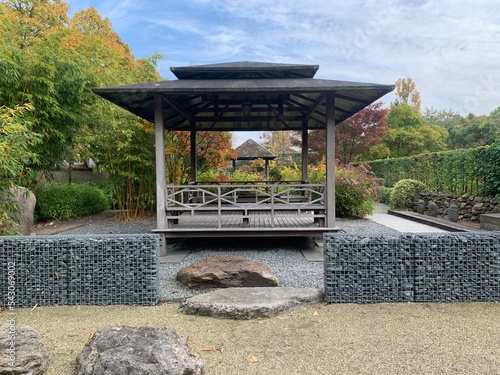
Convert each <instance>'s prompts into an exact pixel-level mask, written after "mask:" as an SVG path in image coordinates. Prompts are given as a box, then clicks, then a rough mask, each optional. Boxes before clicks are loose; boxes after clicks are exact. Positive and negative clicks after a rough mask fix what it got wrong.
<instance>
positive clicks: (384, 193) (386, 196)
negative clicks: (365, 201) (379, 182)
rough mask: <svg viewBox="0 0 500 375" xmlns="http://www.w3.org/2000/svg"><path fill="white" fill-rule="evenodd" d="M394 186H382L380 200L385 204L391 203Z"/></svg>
mask: <svg viewBox="0 0 500 375" xmlns="http://www.w3.org/2000/svg"><path fill="white" fill-rule="evenodd" d="M393 189H394V188H388V187H385V186H380V187H379V190H380V202H382V203H384V204H389V203H390V200H391V193H392V190H393Z"/></svg>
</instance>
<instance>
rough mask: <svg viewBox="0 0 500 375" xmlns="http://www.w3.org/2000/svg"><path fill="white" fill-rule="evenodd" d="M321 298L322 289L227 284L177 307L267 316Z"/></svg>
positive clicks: (195, 312) (202, 312) (223, 315)
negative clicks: (228, 285) (247, 286)
mask: <svg viewBox="0 0 500 375" xmlns="http://www.w3.org/2000/svg"><path fill="white" fill-rule="evenodd" d="M323 299H324V295H323V292H322V291H320V290H317V289H310V288H230V289H219V290H216V291H214V292H210V293H205V294H200V295H197V296H194V297H191V298H188V299H187V300H186V301H184V302H183V303H182V305H181V306H180V307H179V311H180V312H182V313H184V314H193V315H206V316H212V317H216V318H229V319H253V318H269V317H272V316H276V315H278V314H281V313H284V312H286V311H291V310H295V309H298V308H302V307H306V306H309V305H312V304H316V303H320V302H322V301H323Z"/></svg>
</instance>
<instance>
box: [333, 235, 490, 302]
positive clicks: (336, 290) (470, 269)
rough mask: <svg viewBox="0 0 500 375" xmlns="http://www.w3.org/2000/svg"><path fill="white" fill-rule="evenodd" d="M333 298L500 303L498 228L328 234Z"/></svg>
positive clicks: (377, 300)
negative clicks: (431, 232) (389, 233)
mask: <svg viewBox="0 0 500 375" xmlns="http://www.w3.org/2000/svg"><path fill="white" fill-rule="evenodd" d="M324 244H325V245H324V246H325V293H326V297H327V300H328V301H329V302H353V303H364V302H425V301H428V302H460V301H497V302H498V301H500V232H487V233H482V232H481V233H479V232H478V233H446V234H434V233H433V234H430V233H425V234H400V235H362V234H346V235H341V234H335V235H329V234H327V235H325V241H324Z"/></svg>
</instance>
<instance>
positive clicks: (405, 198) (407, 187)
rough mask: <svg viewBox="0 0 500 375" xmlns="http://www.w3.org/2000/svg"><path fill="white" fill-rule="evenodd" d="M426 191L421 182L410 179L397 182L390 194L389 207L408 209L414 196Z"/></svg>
mask: <svg viewBox="0 0 500 375" xmlns="http://www.w3.org/2000/svg"><path fill="white" fill-rule="evenodd" d="M426 190H427V187H426V186H425V184H424V183H423V182H420V181H417V180H411V179H405V180H401V181H398V182H397V183H396V185H394V189H393V190H392V192H391V196H390V200H389V206H390V207H391V208H392V209H394V208H410V207H412V206H413V201H414V199H415V195H416V194H418V193H422V192H424V191H426Z"/></svg>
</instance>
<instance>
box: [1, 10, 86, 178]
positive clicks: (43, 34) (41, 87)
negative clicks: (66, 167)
mask: <svg viewBox="0 0 500 375" xmlns="http://www.w3.org/2000/svg"><path fill="white" fill-rule="evenodd" d="M67 9H68V5H67V4H65V3H62V2H60V1H43V0H37V1H19V0H18V1H5V2H2V3H0V24H1V25H2V26H3V27H2V28H0V56H2V58H1V59H0V70H1V71H2V73H3V74H1V75H0V102H1V103H3V104H4V105H6V106H7V107H10V108H14V107H15V106H18V105H20V106H22V105H26V104H28V105H31V106H32V107H33V112H32V113H33V123H32V124H33V131H34V132H35V133H37V134H39V135H40V136H41V137H42V140H43V142H42V143H41V144H39V145H35V146H34V147H35V150H34V152H35V153H37V154H38V156H39V157H38V159H37V165H36V168H37V169H39V170H46V169H49V168H51V167H52V166H53V165H54V164H55V163H59V162H60V161H61V160H62V158H64V157H65V156H66V155H67V153H68V145H69V144H71V137H72V135H73V134H74V133H75V132H76V131H77V129H78V128H79V126H80V125H81V123H82V122H84V121H85V119H86V116H87V113H88V112H87V110H86V109H87V105H89V104H90V103H91V102H92V101H93V100H94V96H93V95H92V93H91V92H90V90H89V79H88V77H87V75H86V72H85V70H84V69H83V68H82V66H81V65H80V64H79V61H77V60H75V59H74V58H73V57H72V56H70V55H69V54H68V53H66V50H65V48H64V47H63V45H62V43H61V41H62V40H63V39H64V38H65V37H66V36H67V35H68V33H69V32H70V31H69V30H68V29H67V27H65V22H66V20H67V17H66V11H67Z"/></svg>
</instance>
